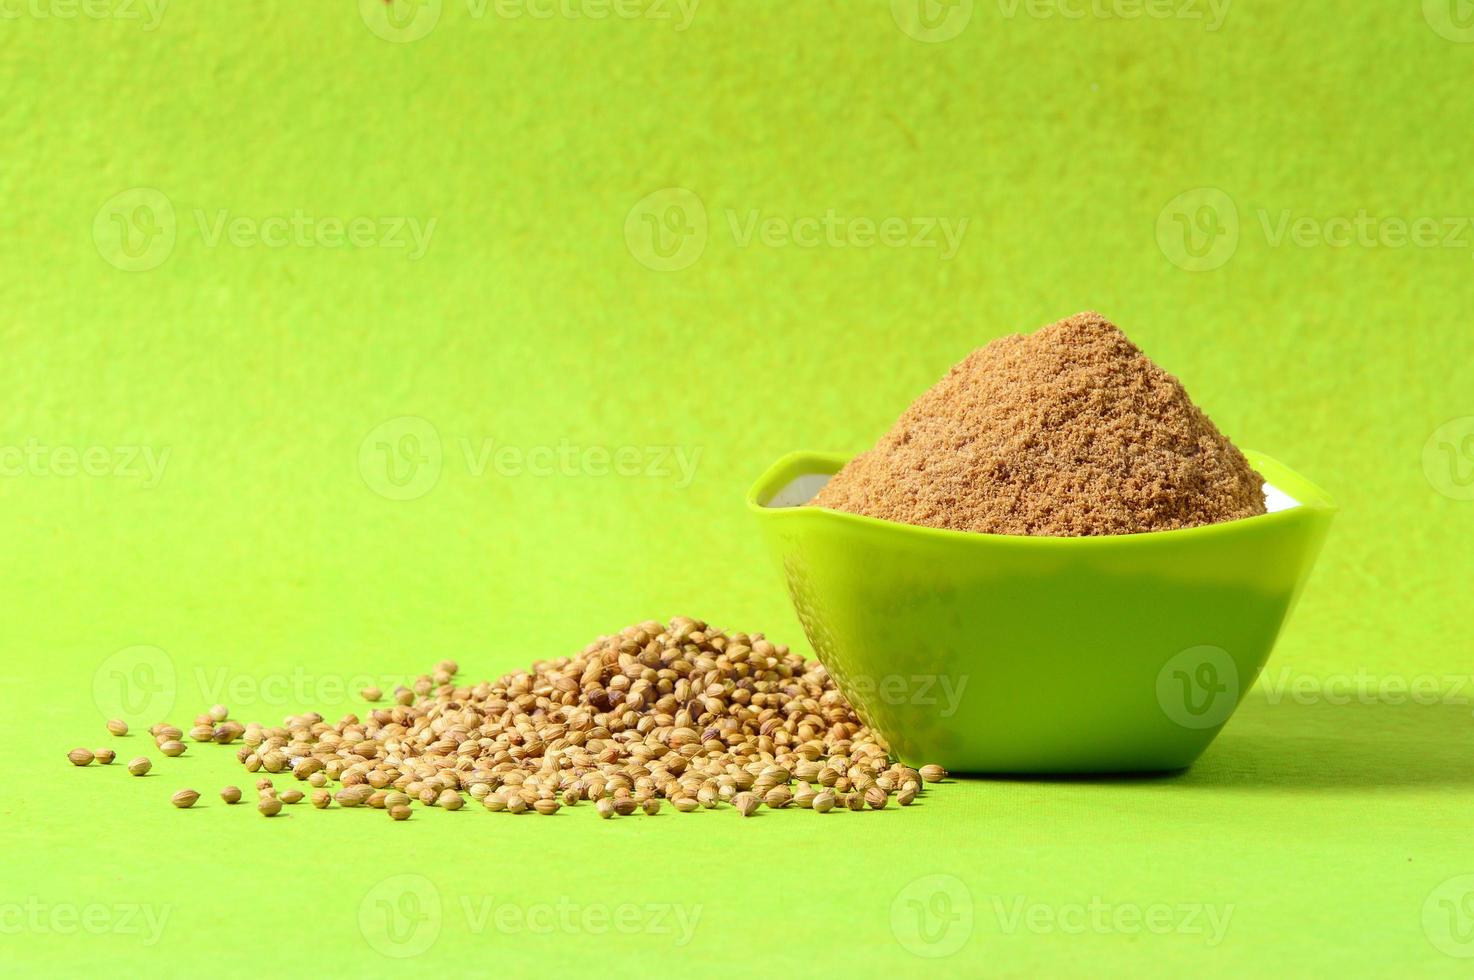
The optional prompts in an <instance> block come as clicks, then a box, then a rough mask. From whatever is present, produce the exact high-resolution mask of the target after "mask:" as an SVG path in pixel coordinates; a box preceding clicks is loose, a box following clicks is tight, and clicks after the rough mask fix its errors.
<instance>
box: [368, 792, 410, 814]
mask: <svg viewBox="0 0 1474 980" xmlns="http://www.w3.org/2000/svg"><path fill="white" fill-rule="evenodd" d="M401 795H402V794H401ZM388 800H389V794H388V793H387V792H385V791H384V790H382V789H378V790H374V791H373V792H372V793H370V794H369V796H368V799H367V800H365V801H364V802H366V803H367V804H368V805H369V806H371V807H373V808H374V809H375V810H382V809H384V808H385V807H387V806H388V805H389V803H388Z"/></svg>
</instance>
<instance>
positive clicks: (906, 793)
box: [896, 787, 916, 806]
mask: <svg viewBox="0 0 1474 980" xmlns="http://www.w3.org/2000/svg"><path fill="white" fill-rule="evenodd" d="M915 800H916V790H914V789H911V788H910V787H907V788H906V789H903V790H901V791H900V792H899V793H897V794H896V805H898V806H910V805H911V804H912V803H913V802H914V801H915Z"/></svg>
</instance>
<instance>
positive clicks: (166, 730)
mask: <svg viewBox="0 0 1474 980" xmlns="http://www.w3.org/2000/svg"><path fill="white" fill-rule="evenodd" d="M153 735H154V741H156V742H168V741H170V740H171V739H180V738H183V737H184V732H182V731H180V730H179V729H178V728H175V727H174V726H173V725H164V724H160V725H159V726H158V731H155V732H154V733H153Z"/></svg>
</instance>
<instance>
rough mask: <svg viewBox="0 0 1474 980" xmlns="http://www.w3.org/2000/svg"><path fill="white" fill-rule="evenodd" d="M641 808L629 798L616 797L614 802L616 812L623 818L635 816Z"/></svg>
mask: <svg viewBox="0 0 1474 980" xmlns="http://www.w3.org/2000/svg"><path fill="white" fill-rule="evenodd" d="M639 808H640V804H638V803H636V802H635V801H634V800H632V799H630V798H629V797H628V796H621V797H616V798H615V800H614V812H615V813H617V814H619V815H620V816H621V817H629V816H633V815H634V812H635V811H636V810H638V809H639Z"/></svg>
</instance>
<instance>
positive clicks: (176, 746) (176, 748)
mask: <svg viewBox="0 0 1474 980" xmlns="http://www.w3.org/2000/svg"><path fill="white" fill-rule="evenodd" d="M184 749H185V745H184V743H183V742H181V741H179V739H177V738H171V739H169V740H168V741H166V742H163V743H161V744H160V745H159V751H160V752H162V753H164V754H165V755H167V756H168V757H169V758H171V759H173V758H176V757H178V756H181V755H183V754H184Z"/></svg>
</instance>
